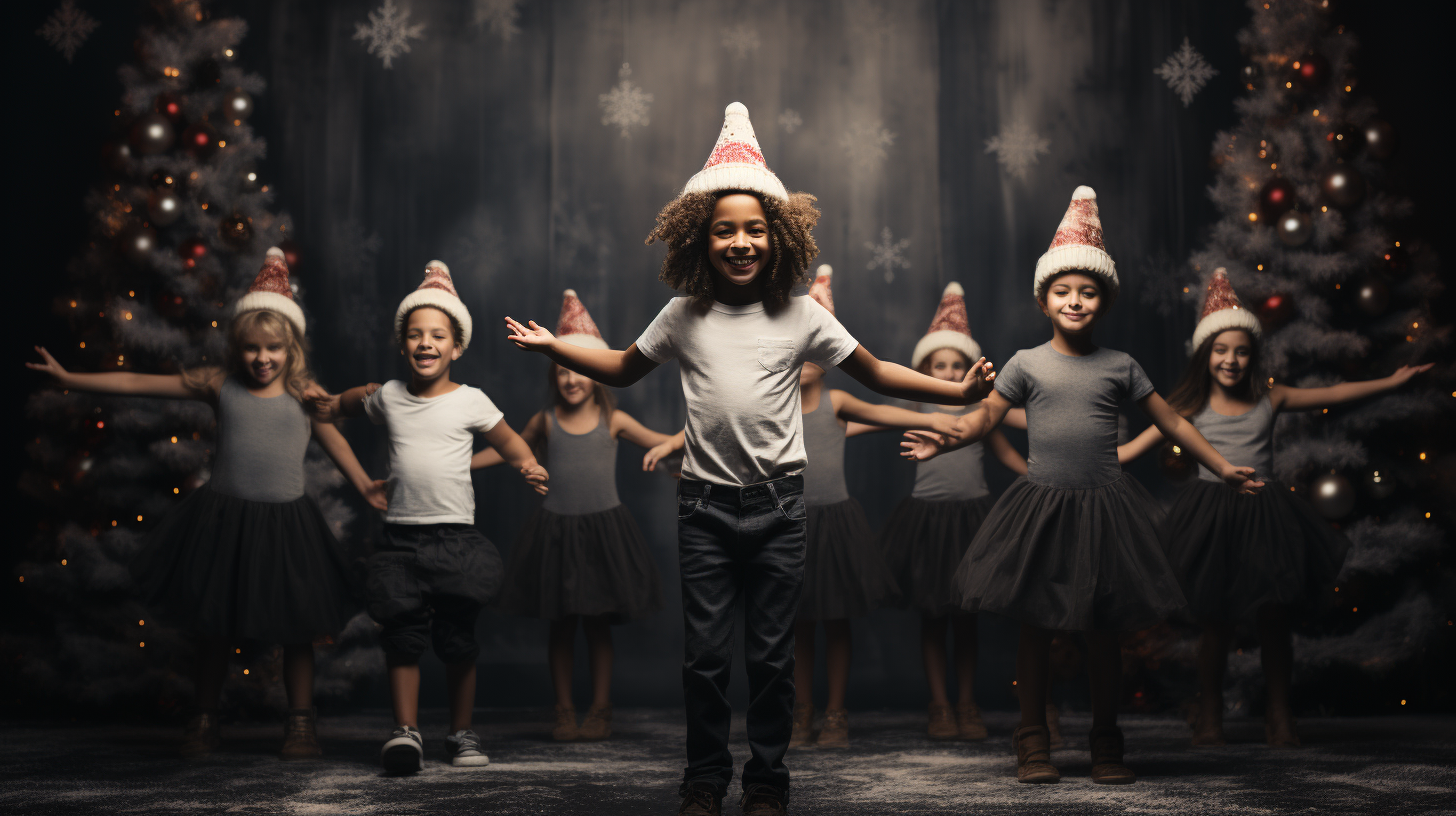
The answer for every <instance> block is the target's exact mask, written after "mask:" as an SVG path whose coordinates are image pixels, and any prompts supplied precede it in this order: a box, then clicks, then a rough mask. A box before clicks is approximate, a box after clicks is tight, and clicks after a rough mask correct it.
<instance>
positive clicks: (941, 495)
mask: <svg viewBox="0 0 1456 816" xmlns="http://www.w3.org/2000/svg"><path fill="white" fill-rule="evenodd" d="M974 407H975V406H972V405H967V406H962V407H960V408H955V407H951V406H948V405H946V406H936V408H935V410H936V411H939V412H940V413H943V414H956V415H960V414H964V413H966V412H967V411H970V410H971V409H972V408H974ZM922 413H927V414H928V413H931V411H923V412H922ZM983 451H984V449H983V448H982V447H981V443H980V442H976V443H974V444H971V445H967V446H965V447H964V448H961V449H960V450H953V451H951V452H950V453H942V454H941V455H939V456H937V457H935V458H934V459H931V460H929V461H925V462H917V463H916V464H915V489H914V490H912V491H910V495H911V496H914V497H915V498H917V499H921V500H922V501H966V500H969V499H979V498H981V497H982V496H988V495H990V493H991V490H990V488H988V487H986V471H985V468H984V466H983V465H982V464H981V456H982V453H983Z"/></svg>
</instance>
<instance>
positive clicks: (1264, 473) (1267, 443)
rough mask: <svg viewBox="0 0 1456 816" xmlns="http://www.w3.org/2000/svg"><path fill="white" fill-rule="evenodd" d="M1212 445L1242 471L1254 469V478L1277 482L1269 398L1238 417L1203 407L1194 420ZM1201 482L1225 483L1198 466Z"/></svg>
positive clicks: (1272, 421)
mask: <svg viewBox="0 0 1456 816" xmlns="http://www.w3.org/2000/svg"><path fill="white" fill-rule="evenodd" d="M1190 421H1191V422H1192V423H1193V426H1194V427H1195V428H1197V429H1198V432H1199V433H1201V434H1203V438H1204V439H1207V440H1208V444H1210V445H1212V446H1213V449H1214V450H1216V451H1218V452H1219V454H1220V455H1222V456H1223V458H1225V459H1227V460H1229V462H1230V463H1231V464H1234V465H1238V466H1239V467H1251V468H1253V469H1254V478H1255V479H1261V480H1265V481H1267V480H1269V479H1272V478H1274V404H1273V403H1272V402H1270V401H1269V397H1267V396H1265V397H1263V398H1262V399H1260V400H1259V401H1258V402H1257V403H1255V405H1254V407H1253V408H1251V409H1249V410H1248V411H1245V412H1244V413H1242V414H1239V415H1238V416H1225V415H1224V414H1219V413H1215V412H1214V410H1213V409H1212V408H1211V407H1209V406H1207V405H1204V406H1203V410H1202V411H1199V412H1198V413H1196V414H1194V415H1193V417H1192V419H1191V420H1190ZM1198 478H1200V479H1203V480H1204V481H1208V482H1222V481H1223V479H1220V478H1219V477H1218V474H1216V473H1214V472H1213V471H1211V470H1209V469H1208V468H1206V467H1204V466H1203V465H1199V466H1198Z"/></svg>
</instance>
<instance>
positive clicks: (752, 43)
mask: <svg viewBox="0 0 1456 816" xmlns="http://www.w3.org/2000/svg"><path fill="white" fill-rule="evenodd" d="M760 44H761V43H760V42H759V39H758V29H756V28H754V27H752V26H748V25H736V26H734V27H732V28H730V29H728V30H727V31H724V32H723V47H724V48H726V49H728V50H729V51H732V52H733V53H734V54H736V55H737V56H738V58H739V59H747V58H748V55H749V54H752V53H753V52H754V51H757V50H758V46H759V45H760Z"/></svg>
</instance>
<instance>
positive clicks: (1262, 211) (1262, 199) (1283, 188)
mask: <svg viewBox="0 0 1456 816" xmlns="http://www.w3.org/2000/svg"><path fill="white" fill-rule="evenodd" d="M1294 203H1295V202H1294V185H1293V184H1290V183H1289V180H1288V179H1286V178H1284V177H1283V176H1275V177H1274V178H1271V179H1269V180H1268V181H1267V182H1265V183H1264V187H1263V189H1261V190H1259V215H1260V217H1261V218H1263V220H1264V221H1265V222H1266V223H1273V221H1274V219H1276V218H1278V217H1279V216H1281V215H1283V214H1284V213H1286V212H1289V210H1291V209H1293V207H1294Z"/></svg>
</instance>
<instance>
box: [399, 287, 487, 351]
mask: <svg viewBox="0 0 1456 816" xmlns="http://www.w3.org/2000/svg"><path fill="white" fill-rule="evenodd" d="M421 306H433V307H435V308H436V309H439V310H440V311H442V312H444V313H445V314H447V315H450V316H451V317H453V318H455V322H456V323H459V324H460V348H461V350H464V349H466V348H469V346H470V329H471V321H470V310H469V309H467V308H465V304H464V303H462V302H460V298H458V297H455V296H454V295H452V294H450V293H449V292H446V291H445V290H444V289H435V288H434V287H431V288H429V289H416V290H414V291H413V292H410V293H409V294H408V295H406V296H405V299H404V300H402V301H400V303H399V308H398V309H396V310H395V312H394V334H395V337H403V336H404V318H405V315H407V314H409V313H410V311H411V310H413V309H417V308H419V307H421Z"/></svg>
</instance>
